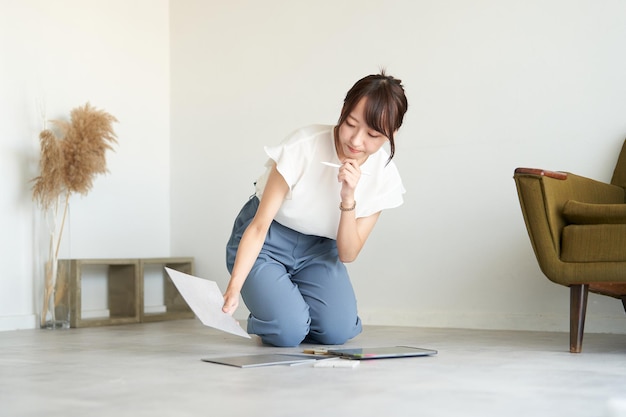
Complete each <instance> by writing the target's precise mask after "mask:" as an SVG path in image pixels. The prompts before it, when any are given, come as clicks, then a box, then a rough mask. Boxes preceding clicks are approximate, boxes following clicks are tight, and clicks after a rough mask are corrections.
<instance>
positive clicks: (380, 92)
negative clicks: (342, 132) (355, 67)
mask: <svg viewBox="0 0 626 417" xmlns="http://www.w3.org/2000/svg"><path fill="white" fill-rule="evenodd" d="M363 98H367V102H366V103H365V123H367V125H368V126H370V127H371V128H372V129H374V130H376V131H377V132H380V133H382V134H383V135H385V136H386V137H387V138H389V147H390V155H389V160H390V161H391V158H393V155H394V154H395V152H396V144H395V142H394V138H393V133H394V132H395V131H396V130H398V129H399V128H400V126H402V120H403V119H404V114H405V113H406V111H407V108H408V107H409V104H408V102H407V99H406V96H405V95H404V87H403V86H402V80H398V79H395V78H393V77H392V76H390V75H387V74H385V71H384V70H383V71H381V72H380V74H374V75H368V76H367V77H364V78H361V79H360V80H359V81H357V82H356V84H354V85H353V86H352V88H351V89H350V91H348V93H347V94H346V98H345V99H344V101H343V108H342V109H341V116H340V117H339V122H338V123H337V126H340V125H341V124H342V123H343V122H345V121H346V119H347V118H348V115H350V112H352V110H353V109H354V108H355V107H356V105H357V104H358V103H359V102H360V101H361V99H363Z"/></svg>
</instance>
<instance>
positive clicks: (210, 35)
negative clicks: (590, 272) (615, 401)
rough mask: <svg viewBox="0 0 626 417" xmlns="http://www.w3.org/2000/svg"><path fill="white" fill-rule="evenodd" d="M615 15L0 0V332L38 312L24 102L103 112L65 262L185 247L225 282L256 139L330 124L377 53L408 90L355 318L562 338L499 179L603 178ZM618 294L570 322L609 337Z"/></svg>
mask: <svg viewBox="0 0 626 417" xmlns="http://www.w3.org/2000/svg"><path fill="white" fill-rule="evenodd" d="M625 23H626V4H625V3H623V2H621V1H619V0H614V1H609V0H606V1H605V0H603V1H600V2H597V1H595V2H593V1H582V0H575V1H565V0H545V1H537V0H531V1H525V2H520V1H506V0H505V1H496V0H493V1H479V0H476V1H472V2H468V1H464V0H448V1H434V0H432V1H426V0H417V1H412V0H407V1H400V0H389V1H386V2H381V3H380V4H378V3H373V2H362V1H357V0H344V1H340V2H337V1H330V0H319V1H316V2H301V1H278V0H266V1H264V2H256V1H252V0H250V1H242V0H234V1H230V2H209V1H201V0H195V1H191V0H176V1H172V2H168V1H167V0H133V1H125V0H107V1H97V0H87V1H83V0H80V1H79V0H55V1H54V2H50V1H45V0H22V1H13V0H0V54H1V55H0V110H1V112H2V113H1V114H2V118H1V120H2V121H1V122H0V226H1V227H2V229H1V230H2V231H3V232H2V233H0V254H1V255H0V256H1V257H2V258H1V259H2V265H3V267H4V270H3V273H2V274H0V330H6V329H10V328H23V327H34V326H35V325H36V320H35V315H36V312H37V310H38V304H39V298H37V299H36V297H38V295H37V290H36V288H35V287H37V283H38V282H39V281H40V278H39V271H38V268H40V266H39V265H41V261H42V259H40V258H41V256H42V255H41V252H42V250H41V244H40V242H41V240H42V236H41V234H42V227H41V224H40V218H39V216H38V214H37V212H36V211H34V210H33V204H32V202H31V194H30V185H29V184H28V181H29V180H30V179H31V178H32V177H34V176H35V175H36V174H37V160H38V156H39V155H38V152H39V151H38V142H37V135H38V133H39V131H40V129H41V127H42V120H41V117H40V114H39V110H38V109H39V107H38V105H40V104H44V105H45V109H46V116H47V117H48V118H50V119H52V118H59V117H66V116H67V114H68V113H69V110H70V109H71V108H73V107H76V106H78V105H82V104H84V103H85V102H87V101H90V102H91V103H92V104H93V105H95V106H97V107H99V108H103V109H105V110H107V111H109V112H110V113H112V114H113V115H115V116H116V117H117V118H118V119H119V120H120V123H119V124H118V125H116V130H117V133H118V135H119V140H120V144H119V145H118V146H117V147H116V151H115V153H111V154H109V157H108V165H109V170H110V174H109V175H107V176H102V177H99V178H98V179H97V181H96V183H95V186H94V189H93V190H92V192H91V193H90V194H89V195H88V196H87V197H84V198H81V197H77V198H75V199H74V201H73V202H72V208H71V219H70V225H69V227H68V229H66V231H67V235H66V240H65V245H64V248H63V254H62V256H65V257H70V256H71V257H76V258H79V257H148V256H167V255H172V256H178V255H181V256H194V257H195V258H196V262H197V272H198V275H200V276H205V277H208V278H213V279H216V280H218V281H219V282H220V284H221V285H223V286H224V285H225V284H226V281H227V279H228V277H227V273H226V268H225V266H224V244H225V241H226V239H227V238H228V234H229V231H230V227H231V223H232V220H233V218H234V217H235V215H236V213H237V211H238V210H239V208H240V206H241V205H242V203H243V202H244V201H245V199H246V198H247V197H248V196H249V195H250V194H251V193H252V191H253V189H252V182H253V181H254V179H255V178H256V177H257V175H258V174H259V173H260V172H261V171H262V164H263V162H264V160H265V157H264V156H263V152H262V147H263V145H265V144H274V143H276V142H278V141H280V140H281V139H282V138H283V137H284V136H285V135H286V134H287V133H288V132H289V131H291V130H292V129H294V128H296V127H299V126H301V125H303V124H308V123H318V122H319V123H334V122H335V121H336V119H337V117H338V112H339V110H340V107H341V100H342V99H343V96H344V94H345V92H346V90H347V89H348V88H349V87H350V86H351V85H352V83H353V82H354V81H356V79H357V78H359V77H361V76H363V75H366V74H368V73H372V72H375V71H377V70H378V68H379V67H380V66H385V67H387V69H388V71H389V72H390V73H392V74H394V75H397V76H399V77H401V78H402V79H403V80H404V82H405V84H406V88H407V92H408V95H409V100H410V105H411V106H410V110H409V113H408V115H407V118H406V122H405V126H404V127H403V129H402V131H401V134H400V135H399V137H398V154H397V164H398V165H399V168H400V169H401V172H402V174H403V178H404V181H405V185H406V187H407V189H408V194H407V196H406V204H405V205H404V206H403V207H401V208H399V209H395V210H393V211H390V212H388V213H385V214H383V216H382V218H381V220H380V223H379V225H378V227H377V229H376V230H375V231H374V233H373V235H372V237H371V239H370V241H369V242H368V244H367V246H366V248H365V249H364V253H363V254H362V255H361V257H360V259H359V260H358V261H357V262H356V263H354V264H352V265H350V270H351V272H352V277H353V281H354V285H355V288H356V291H357V295H358V298H359V307H360V311H361V315H362V317H363V319H364V321H365V322H366V323H368V324H380V323H384V324H400V325H425V326H451V327H452V326H454V327H484V328H511V329H559V330H566V328H567V323H568V293H567V291H566V290H565V289H564V288H561V287H558V286H556V285H554V284H551V283H550V282H548V281H547V280H546V279H545V278H544V277H543V276H542V275H541V273H540V271H539V269H538V268H537V266H536V262H535V260H534V258H533V254H532V250H531V248H530V243H529V241H528V238H527V236H526V231H525V229H524V225H523V222H522V218H521V212H520V209H519V205H518V202H517V196H516V194H515V187H514V183H513V180H512V173H513V169H514V168H515V167H517V166H538V167H543V168H548V169H560V170H569V171H573V172H577V173H580V174H582V175H587V176H590V177H593V178H596V179H600V180H608V179H609V178H610V175H611V171H612V169H613V165H614V163H615V157H616V153H617V152H618V150H619V147H620V145H621V143H622V141H623V138H624V137H626V119H624V114H625V110H626V94H625V93H626V78H624V76H623V75H624V74H626V71H625V70H626V57H624V54H623V45H624V41H625V40H626V24H625ZM170 42H171V43H170ZM170 65H171V73H170ZM170 79H171V94H170ZM170 124H171V131H170ZM170 171H171V172H170ZM170 186H171V187H170ZM170 188H171V191H170ZM170 230H171V232H170ZM35 299H36V301H37V303H35ZM620 304H621V303H619V302H618V301H616V300H613V299H609V298H603V297H596V296H592V297H591V299H590V304H589V309H588V322H587V331H610V332H622V333H624V332H626V321H625V320H624V317H623V316H624V313H623V310H622V308H621V305H620ZM244 313H245V311H244V309H242V310H241V311H240V312H239V315H240V316H243V315H244Z"/></svg>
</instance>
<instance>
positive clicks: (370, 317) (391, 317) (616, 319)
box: [359, 310, 626, 334]
mask: <svg viewBox="0 0 626 417" xmlns="http://www.w3.org/2000/svg"><path fill="white" fill-rule="evenodd" d="M359 315H360V317H361V320H362V321H363V324H365V325H371V326H407V327H438V328H459V329H482V330H521V331H546V332H569V312H568V313H566V314H549V315H546V314H543V315H532V314H504V313H502V314H494V313H475V312H473V313H459V314H455V313H450V312H421V313H420V312H414V311H411V312H406V311H405V312H398V311H395V312H394V311H388V310H384V311H381V310H377V311H373V310H371V311H368V310H363V311H359ZM585 333H615V334H626V315H624V314H622V315H619V316H600V315H594V314H589V313H587V317H586V320H585Z"/></svg>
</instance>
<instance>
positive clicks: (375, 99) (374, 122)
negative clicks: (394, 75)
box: [364, 91, 398, 139]
mask: <svg viewBox="0 0 626 417" xmlns="http://www.w3.org/2000/svg"><path fill="white" fill-rule="evenodd" d="M364 98H366V99H367V100H366V101H365V123H367V125H368V126H370V127H371V128H372V129H374V130H375V131H377V132H379V133H382V134H383V135H385V136H386V137H387V138H389V139H392V138H393V132H395V131H396V130H397V128H398V127H396V123H395V121H396V119H397V104H396V103H395V102H394V100H393V98H392V97H390V96H389V95H388V94H385V92H384V91H376V92H373V94H369V95H367V96H365V97H364Z"/></svg>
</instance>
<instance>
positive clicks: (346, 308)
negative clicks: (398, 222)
mask: <svg viewBox="0 0 626 417" xmlns="http://www.w3.org/2000/svg"><path fill="white" fill-rule="evenodd" d="M407 106H408V104H407V99H406V96H405V94H404V88H403V87H402V84H401V81H400V80H398V79H395V78H393V77H391V76H388V75H386V74H385V73H384V72H383V73H381V74H376V75H370V76H367V77H365V78H363V79H361V80H359V81H358V82H357V83H356V84H355V85H354V86H353V87H352V88H351V89H350V91H348V93H347V95H346V98H345V100H344V105H343V108H342V111H341V115H340V117H339V122H338V123H337V125H336V126H325V125H315V126H308V127H305V128H302V129H300V130H298V131H296V132H295V133H293V134H291V135H290V136H289V137H288V138H287V139H285V140H284V141H283V142H282V143H281V144H280V145H278V146H275V147H266V148H265V152H266V153H267V155H268V156H269V160H268V162H267V164H266V168H267V169H266V172H265V173H264V175H262V176H261V178H259V179H258V181H257V182H256V192H255V195H254V196H253V197H252V198H250V200H249V201H248V202H247V203H246V204H245V205H244V207H243V208H242V210H241V212H240V213H239V215H238V216H237V218H236V220H235V224H234V226H233V231H232V235H231V237H230V240H229V242H228V244H227V247H226V263H227V267H228V270H229V272H230V274H231V277H230V282H229V284H228V287H227V289H226V292H225V293H224V306H223V311H224V312H226V313H230V314H232V313H233V312H234V311H235V310H236V309H237V306H238V304H239V294H241V296H242V298H243V301H244V302H245V304H246V306H247V307H248V309H249V310H250V316H249V318H248V333H250V334H256V335H259V336H260V337H261V340H262V341H263V342H264V343H266V344H270V345H274V346H297V345H299V344H300V343H301V342H303V341H307V342H311V343H319V344H333V345H336V344H343V343H345V342H346V341H347V340H348V339H351V338H353V337H355V336H356V335H358V334H359V333H360V332H361V320H360V319H359V317H358V314H357V307H356V299H355V296H354V290H353V288H352V284H351V283H350V277H349V276H348V273H347V270H346V267H345V265H344V263H347V262H352V261H354V260H355V259H356V258H357V256H358V254H359V252H360V251H361V249H362V248H363V245H364V244H365V241H366V240H367V238H368V236H369V235H370V232H371V231H372V229H373V228H374V225H375V224H376V221H377V220H378V216H379V215H380V213H381V211H382V210H384V209H388V208H393V207H397V206H399V205H401V204H402V202H403V198H402V195H403V193H404V191H405V190H404V187H403V185H402V181H401V179H400V175H399V174H398V170H397V168H396V166H395V164H394V163H393V162H392V160H391V159H392V158H393V155H394V152H395V143H394V134H395V133H396V132H397V130H398V129H399V128H400V126H401V125H402V120H403V118H404V114H405V112H406V110H407ZM387 142H389V148H390V154H388V153H387V152H386V151H385V150H384V149H383V145H384V144H386V143H387ZM329 163H330V164H329ZM332 165H334V166H332Z"/></svg>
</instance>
